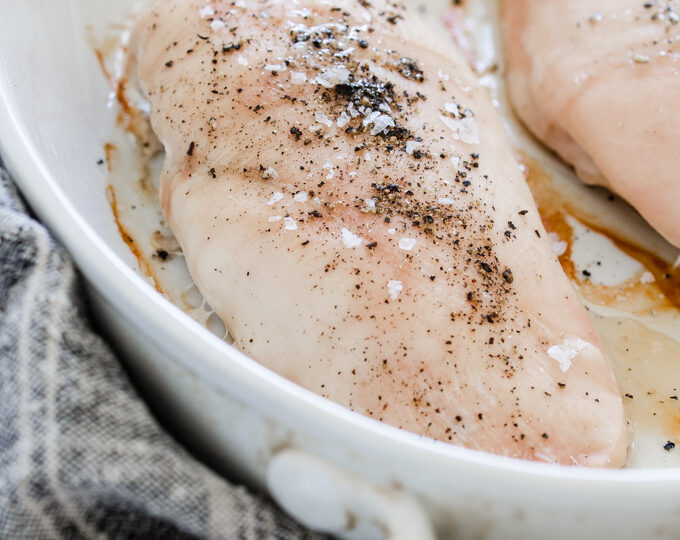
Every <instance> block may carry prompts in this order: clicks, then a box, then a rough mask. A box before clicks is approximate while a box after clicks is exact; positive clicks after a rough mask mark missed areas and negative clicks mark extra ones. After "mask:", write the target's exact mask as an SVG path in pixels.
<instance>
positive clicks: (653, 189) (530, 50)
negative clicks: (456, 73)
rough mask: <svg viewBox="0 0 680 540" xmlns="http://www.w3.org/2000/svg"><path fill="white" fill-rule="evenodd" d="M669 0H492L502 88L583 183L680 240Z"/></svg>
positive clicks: (679, 30)
mask: <svg viewBox="0 0 680 540" xmlns="http://www.w3.org/2000/svg"><path fill="white" fill-rule="evenodd" d="M676 6H677V2H676V1H675V0H670V1H669V0H665V1H656V2H644V1H642V0H598V1H597V2H593V1H589V0H570V1H563V0H502V1H501V16H502V21H503V46H504V50H505V53H506V61H507V62H506V63H507V76H508V83H509V89H510V94H511V98H512V100H513V102H514V106H515V109H516V110H517V113H518V114H519V116H520V117H521V118H522V120H523V121H524V122H525V123H526V124H527V126H528V127H529V128H530V129H531V130H532V131H533V132H534V133H535V134H536V136H537V137H539V138H540V139H541V140H543V141H544V142H545V143H546V144H547V145H548V146H549V147H551V148H553V149H554V150H555V151H556V152H557V153H559V154H560V155H561V156H562V157H563V158H564V159H565V160H566V161H568V162H569V163H571V164H572V165H573V166H574V167H575V168H576V171H577V173H578V174H579V176H580V177H581V178H582V179H583V180H584V181H585V182H588V183H592V184H601V185H604V186H607V187H609V188H610V189H612V190H613V191H615V192H617V193H619V194H620V195H621V196H622V197H624V198H625V199H626V200H627V201H628V202H630V203H631V204H632V205H633V206H634V207H635V208H636V209H637V210H638V211H639V212H640V213H641V214H642V216H643V217H644V218H645V219H647V220H648V221H649V223H651V225H652V226H653V227H655V228H656V229H657V230H658V231H659V232H660V233H661V234H663V235H664V236H665V237H666V238H667V239H668V240H669V241H670V242H672V243H673V244H675V245H676V246H680V172H678V171H680V153H679V152H678V148H680V122H678V117H677V115H678V113H679V112H680V56H679V55H678V52H679V49H678V43H680V42H678V37H679V36H680V25H678V24H677V23H678V21H679V20H680V17H679V15H680V11H677V8H676Z"/></svg>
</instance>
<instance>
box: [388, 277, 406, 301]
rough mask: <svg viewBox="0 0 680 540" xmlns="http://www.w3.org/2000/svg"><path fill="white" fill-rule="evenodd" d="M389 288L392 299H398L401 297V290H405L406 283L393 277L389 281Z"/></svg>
mask: <svg viewBox="0 0 680 540" xmlns="http://www.w3.org/2000/svg"><path fill="white" fill-rule="evenodd" d="M387 290H388V292H389V293H390V298H392V300H396V299H397V298H399V295H400V294H401V291H403V290H404V285H403V284H402V282H401V281H397V280H395V279H391V280H390V281H388V282H387Z"/></svg>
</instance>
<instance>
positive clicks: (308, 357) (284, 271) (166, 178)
mask: <svg viewBox="0 0 680 540" xmlns="http://www.w3.org/2000/svg"><path fill="white" fill-rule="evenodd" d="M131 58H132V66H133V72H134V73H135V74H136V76H137V77H138V80H139V84H140V86H141V88H142V92H143V94H144V95H145V97H146V98H147V99H148V102H149V104H150V111H151V112H150V118H151V124H152V126H153V129H154V131H155V132H156V135H157V136H158V137H159V139H160V141H161V143H162V144H163V146H164V149H165V152H166V157H165V162H164V165H163V171H162V175H161V183H160V199H161V205H162V207H163V210H164V213H165V217H166V219H167V221H168V223H169V224H170V226H171V228H172V230H173V232H174V234H175V236H176V237H177V239H178V241H179V243H180V245H181V247H182V250H183V252H184V254H185V257H186V259H187V264H188V266H189V269H190V271H191V274H192V276H193V278H194V281H195V282H196V284H197V286H198V287H199V289H200V291H201V292H202V293H203V295H204V296H205V298H206V299H207V301H208V302H209V304H210V306H211V307H212V308H213V309H214V310H215V311H216V312H217V313H218V314H219V315H220V317H221V318H222V319H223V320H224V322H225V324H226V326H227V327H228V329H229V331H230V333H231V335H232V336H233V338H234V340H235V344H236V346H237V347H239V348H240V349H241V350H243V351H244V352H246V353H247V354H249V355H250V356H252V357H253V358H254V359H256V360H257V361H259V362H261V363H262V364H264V365H266V366H268V367H270V368H271V369H273V370H274V371H276V372H278V373H280V374H282V375H284V376H286V377H287V378H289V379H291V380H293V381H294V382H297V383H298V384H300V385H302V386H304V387H306V388H308V389H310V390H313V391H315V392H317V393H319V394H321V395H324V396H326V397H328V398H330V399H332V400H334V401H336V402H339V403H342V404H344V405H347V406H348V407H350V408H352V409H353V410H355V411H358V412H361V413H364V414H367V415H369V416H371V417H373V418H376V419H379V420H382V421H385V422H387V423H389V424H392V425H395V426H398V427H401V428H403V429H408V430H410V431H413V432H416V433H419V434H423V435H427V436H430V437H433V438H436V439H439V440H442V441H447V442H451V443H454V444H460V445H464V446H467V447H470V448H476V449H481V450H485V451H489V452H494V453H497V454H503V455H509V456H514V457H522V458H528V459H534V460H541V461H547V462H553V463H563V464H581V465H590V466H621V465H622V464H623V462H624V461H625V454H626V446H627V440H626V428H625V418H624V414H623V406H622V403H621V397H620V395H619V392H618V388H617V385H616V380H615V377H614V374H613V370H612V366H611V364H610V362H609V359H608V357H607V355H606V353H605V351H604V349H603V347H602V344H601V343H600V340H599V339H598V337H597V334H596V333H595V331H594V329H593V327H592V325H591V323H590V321H589V319H588V316H587V314H586V312H585V309H584V308H583V306H582V305H581V303H580V302H579V300H578V298H577V297H576V295H575V293H574V291H573V289H572V287H571V285H570V284H569V281H568V280H567V278H566V276H565V275H564V273H563V271H562V269H561V267H560V266H559V263H558V261H557V259H556V257H555V255H554V253H553V251H552V245H551V241H550V239H549V237H548V235H547V233H546V231H545V229H544V227H543V225H542V223H541V220H540V217H539V215H538V212H537V210H536V207H535V204H534V202H533V199H532V197H531V193H530V191H529V189H528V188H527V185H526V183H525V180H524V178H523V177H522V175H521V172H520V170H519V167H518V164H517V161H516V159H515V157H514V152H513V149H512V147H511V145H510V143H509V141H508V139H507V137H506V135H505V133H504V131H503V126H502V123H501V121H500V119H499V117H498V116H497V113H496V111H495V110H494V109H493V107H492V106H491V104H490V102H489V99H488V96H487V94H486V91H485V90H484V89H482V88H481V87H480V86H479V85H478V83H477V81H476V79H475V77H474V76H473V74H472V73H471V71H470V70H469V68H468V67H467V65H466V62H465V60H464V59H463V58H462V57H461V56H460V55H459V54H458V53H457V52H456V51H455V50H454V49H453V48H451V47H450V46H448V45H447V44H446V43H445V42H443V41H441V40H440V39H439V38H438V37H437V36H436V35H433V34H432V33H431V32H429V31H428V28H427V27H426V26H423V25H421V23H419V22H418V21H417V20H415V19H414V18H413V17H412V15H411V14H409V13H408V12H406V11H404V10H403V9H402V8H401V7H399V6H397V5H393V4H391V3H388V2H376V1H373V2H370V3H369V2H362V1H350V0H345V1H338V2H335V3H334V4H333V5H332V6H331V5H323V4H321V5H320V4H319V3H316V2H311V1H300V2H267V3H262V2H259V1H249V2H225V1H222V2H220V1H214V2H205V1H204V0H200V1H199V0H195V1H187V0H183V1H179V0H177V1H173V2H152V3H151V4H150V6H149V7H148V9H147V11H146V12H145V13H144V14H143V15H142V16H141V17H140V18H139V20H138V22H137V25H136V28H135V31H134V34H133V40H132V43H131Z"/></svg>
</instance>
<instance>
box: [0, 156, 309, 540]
mask: <svg viewBox="0 0 680 540" xmlns="http://www.w3.org/2000/svg"><path fill="white" fill-rule="evenodd" d="M82 297H83V290H82V287H81V284H80V282H79V276H78V273H77V271H76V270H75V269H74V266H73V263H72V262H71V260H70V259H69V257H68V255H67V253H65V251H64V250H63V248H61V247H60V246H59V245H58V244H57V243H56V242H55V241H54V240H53V238H52V237H51V236H50V234H49V232H48V231H47V230H46V229H45V228H44V227H43V226H42V225H40V224H39V223H38V222H37V221H35V220H34V219H32V218H31V217H30V216H29V215H28V213H27V209H26V207H25V206H24V205H23V204H22V202H21V200H20V198H19V196H18V194H17V192H16V190H15V188H14V185H13V184H12V182H11V180H10V178H9V175H8V174H7V172H6V171H5V170H4V169H3V167H2V163H1V162H0V397H1V399H0V538H2V539H24V538H25V539H31V540H33V539H43V538H46V539H47V538H55V539H62V538H68V539H72V538H73V539H79V538H111V539H133V538H139V539H155V538H158V539H184V538H187V539H188V538H209V539H212V538H235V539H236V538H238V539H268V538H277V539H279V538H280V539H292V538H309V539H312V538H321V536H318V535H316V534H314V533H311V532H309V531H307V530H305V529H303V528H302V527H300V526H299V525H297V524H296V523H294V522H293V521H292V520H291V519H289V518H288V517H287V516H285V515H284V514H283V513H282V512H280V511H279V510H278V509H277V508H276V507H275V506H273V505H272V503H271V502H269V501H266V500H264V498H263V497H259V496H256V495H253V494H251V493H249V492H248V491H247V490H246V489H245V488H243V487H236V486H233V485H230V484H229V483H228V482H227V481H226V480H224V479H222V478H220V477H218V476H217V475H216V474H214V473H213V472H212V471H210V470H209V469H207V468H206V467H205V466H203V465H202V464H200V463H199V462H197V461H196V460H195V459H194V458H193V457H191V456H190V455H189V454H188V453H187V452H186V451H185V450H184V449H183V448H181V447H180V446H179V445H178V443H176V442H175V441H174V440H173V439H172V438H171V437H170V436H169V435H168V434H166V433H165V432H164V431H163V430H162V429H161V428H160V427H159V425H158V424H157V423H156V421H155V420H154V418H153V417H152V416H151V414H150V413H149V411H148V409H147V407H146V406H145V404H144V402H143V401H142V400H141V399H140V397H139V396H138V395H137V394H136V393H135V390H134V389H133V387H132V386H131V384H130V382H129V381H128V379H127V377H126V375H125V373H124V371H123V369H122V368H121V366H120V364H119V363H118V360H117V359H116V357H115V356H114V355H113V354H112V352H111V351H110V350H109V348H108V347H107V345H106V344H105V343H104V342H103V341H102V339H101V338H100V337H99V336H98V335H97V334H96V333H95V332H94V331H93V329H92V327H91V326H90V323H89V322H88V317H87V311H86V306H85V305H84V303H83V302H82Z"/></svg>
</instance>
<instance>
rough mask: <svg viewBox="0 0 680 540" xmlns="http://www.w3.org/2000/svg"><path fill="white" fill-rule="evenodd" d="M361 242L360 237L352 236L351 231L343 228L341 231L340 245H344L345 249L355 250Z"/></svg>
mask: <svg viewBox="0 0 680 540" xmlns="http://www.w3.org/2000/svg"><path fill="white" fill-rule="evenodd" d="M362 242H363V240H362V239H361V237H359V236H357V235H356V234H354V233H353V232H352V231H350V230H349V229H346V228H344V227H343V229H342V243H343V244H345V247H348V248H355V247H359V246H360V245H361V243H362Z"/></svg>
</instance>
